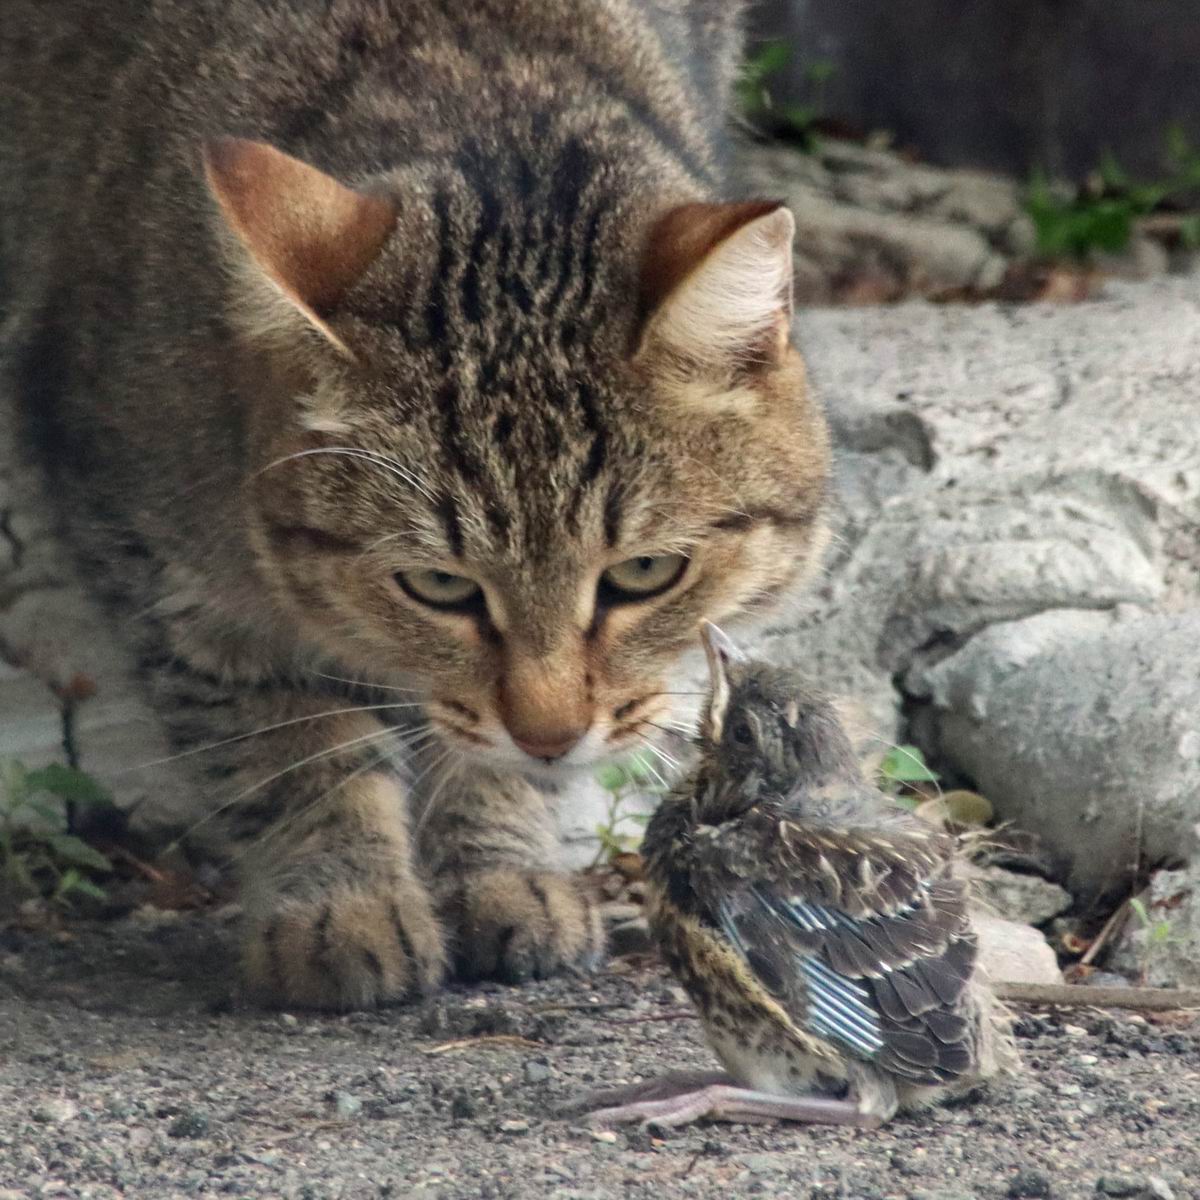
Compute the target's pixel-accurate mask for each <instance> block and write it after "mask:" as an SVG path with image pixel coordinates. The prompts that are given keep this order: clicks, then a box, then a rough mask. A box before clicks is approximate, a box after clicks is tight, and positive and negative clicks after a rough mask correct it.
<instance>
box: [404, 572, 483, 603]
mask: <svg viewBox="0 0 1200 1200" xmlns="http://www.w3.org/2000/svg"><path fill="white" fill-rule="evenodd" d="M396 582H397V583H398V584H399V585H400V586H401V587H402V588H403V589H404V590H405V591H406V592H407V593H408V594H409V595H410V596H412V597H413V599H414V600H420V601H421V603H422V604H428V605H430V606H431V607H433V608H466V607H468V606H470V605H473V604H475V603H476V602H477V601H478V600H479V599H480V598H481V597H482V596H483V589H482V588H481V587H480V586H479V584H477V583H476V582H475V580H473V579H468V578H467V577H466V576H465V575H453V574H451V573H450V572H449V571H437V570H423V571H397V572H396Z"/></svg>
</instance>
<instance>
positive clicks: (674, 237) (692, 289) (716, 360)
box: [638, 201, 795, 375]
mask: <svg viewBox="0 0 1200 1200" xmlns="http://www.w3.org/2000/svg"><path fill="white" fill-rule="evenodd" d="M794 232H795V221H794V220H793V219H792V214H791V213H790V212H788V210H787V209H786V208H785V207H784V206H783V205H782V204H781V203H779V202H776V201H744V202H740V203H731V204H683V205H680V206H678V207H676V208H673V209H671V210H670V211H668V212H667V213H665V214H664V215H663V216H662V217H660V218H659V220H658V221H657V222H656V223H655V225H654V226H653V227H652V229H651V230H650V236H649V239H648V241H647V245H646V249H645V252H644V256H643V260H642V271H641V313H642V319H641V323H640V332H639V346H638V349H639V352H642V353H645V352H650V351H652V350H654V349H659V350H663V351H666V352H667V353H668V354H670V355H671V356H672V357H673V358H674V359H676V360H677V361H679V362H681V363H682V364H684V365H685V367H686V368H687V369H691V370H696V371H699V372H710V373H711V372H716V373H719V374H721V375H725V374H726V373H727V372H728V371H729V370H730V369H731V368H732V369H737V370H748V371H751V372H753V371H755V370H759V369H764V368H769V367H771V366H773V365H775V364H777V363H779V362H780V361H782V359H783V357H784V355H785V353H786V351H787V347H788V338H789V335H790V332H791V318H792V237H793V234H794Z"/></svg>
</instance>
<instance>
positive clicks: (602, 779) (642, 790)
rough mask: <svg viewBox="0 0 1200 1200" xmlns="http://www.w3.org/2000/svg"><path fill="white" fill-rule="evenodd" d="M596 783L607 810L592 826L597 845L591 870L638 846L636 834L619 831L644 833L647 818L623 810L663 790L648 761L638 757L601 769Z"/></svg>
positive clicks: (640, 837) (639, 755) (639, 838)
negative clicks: (629, 826)
mask: <svg viewBox="0 0 1200 1200" xmlns="http://www.w3.org/2000/svg"><path fill="white" fill-rule="evenodd" d="M596 781H597V782H598V783H599V784H600V786H601V787H602V788H603V789H604V790H605V791H606V792H607V793H608V807H607V810H606V812H605V817H604V821H603V822H602V823H601V824H599V825H597V826H596V838H597V840H598V841H599V843H600V845H599V849H598V850H597V852H596V859H595V861H594V862H593V863H592V866H593V867H598V866H600V865H601V864H603V863H608V862H611V861H612V860H613V859H614V858H615V857H616V856H617V855H618V854H629V853H630V852H632V851H634V850H636V849H637V848H638V846H640V845H641V842H642V834H641V832H640V831H638V832H632V831H623V830H622V828H621V827H622V826H623V825H626V824H632V825H634V826H638V827H640V828H641V829H644V828H645V825H646V823H647V822H648V821H649V820H650V817H649V815H648V814H646V813H638V812H627V811H625V809H626V806H627V805H628V804H629V803H630V802H631V801H632V800H633V799H634V798H635V797H644V796H653V795H658V794H661V793H662V792H663V790H664V787H663V780H662V776H661V775H659V773H658V772H657V771H656V770H655V769H654V767H653V766H652V765H651V763H650V759H649V757H648V756H643V755H641V754H633V755H631V756H630V757H629V758H628V759H626V760H625V761H623V762H620V763H609V764H607V765H606V766H603V767H601V768H600V770H599V771H597V772H596Z"/></svg>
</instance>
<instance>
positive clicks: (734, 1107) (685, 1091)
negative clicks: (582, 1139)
mask: <svg viewBox="0 0 1200 1200" xmlns="http://www.w3.org/2000/svg"><path fill="white" fill-rule="evenodd" d="M697 1078H699V1079H701V1080H703V1081H704V1082H701V1083H700V1085H699V1086H696V1080H697ZM591 1100H592V1101H593V1104H592V1105H589V1108H590V1109H591V1111H590V1112H589V1113H588V1121H589V1122H590V1123H591V1124H593V1125H619V1124H623V1123H627V1122H630V1121H640V1122H641V1123H642V1124H643V1125H651V1126H658V1127H660V1128H664V1129H672V1128H675V1127H676V1126H680V1125H690V1124H691V1123H692V1122H693V1121H699V1120H702V1119H703V1118H705V1117H708V1118H710V1119H712V1120H714V1121H747V1122H749V1121H799V1122H802V1123H804V1124H808V1125H853V1126H856V1127H857V1128H859V1129H877V1128H878V1127H879V1126H880V1125H881V1124H882V1123H883V1120H882V1118H881V1117H880V1116H879V1115H878V1114H876V1113H870V1112H863V1111H862V1110H861V1109H860V1108H859V1107H858V1105H857V1104H855V1103H854V1101H853V1100H830V1099H827V1098H825V1097H822V1096H777V1095H774V1094H773V1093H771V1092H756V1091H752V1090H751V1089H749V1088H743V1087H738V1086H736V1085H735V1084H733V1083H732V1082H731V1081H730V1079H729V1077H728V1076H724V1075H716V1076H712V1075H710V1076H700V1077H696V1076H693V1077H692V1083H691V1086H688V1084H687V1083H686V1082H683V1081H682V1080H681V1078H680V1077H679V1076H673V1077H671V1076H669V1077H667V1078H665V1079H659V1080H655V1081H653V1082H651V1083H646V1084H638V1085H635V1086H634V1087H630V1088H621V1089H617V1090H615V1091H611V1092H602V1093H597V1094H595V1095H594V1096H593V1097H591ZM595 1105H599V1107H595Z"/></svg>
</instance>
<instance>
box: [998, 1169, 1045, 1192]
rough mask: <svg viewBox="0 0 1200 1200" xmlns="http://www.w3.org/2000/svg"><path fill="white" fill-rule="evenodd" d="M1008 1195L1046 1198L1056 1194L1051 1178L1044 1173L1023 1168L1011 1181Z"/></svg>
mask: <svg viewBox="0 0 1200 1200" xmlns="http://www.w3.org/2000/svg"><path fill="white" fill-rule="evenodd" d="M1007 1195H1009V1196H1013V1197H1021V1196H1030V1197H1046V1196H1053V1195H1054V1192H1053V1190H1052V1189H1051V1186H1050V1179H1049V1177H1048V1176H1046V1175H1045V1174H1044V1173H1043V1172H1042V1171H1034V1170H1032V1169H1029V1168H1022V1169H1021V1170H1019V1171H1018V1172H1017V1173H1016V1174H1015V1175H1014V1176H1013V1177H1012V1179H1010V1180H1009V1182H1008V1192H1007Z"/></svg>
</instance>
